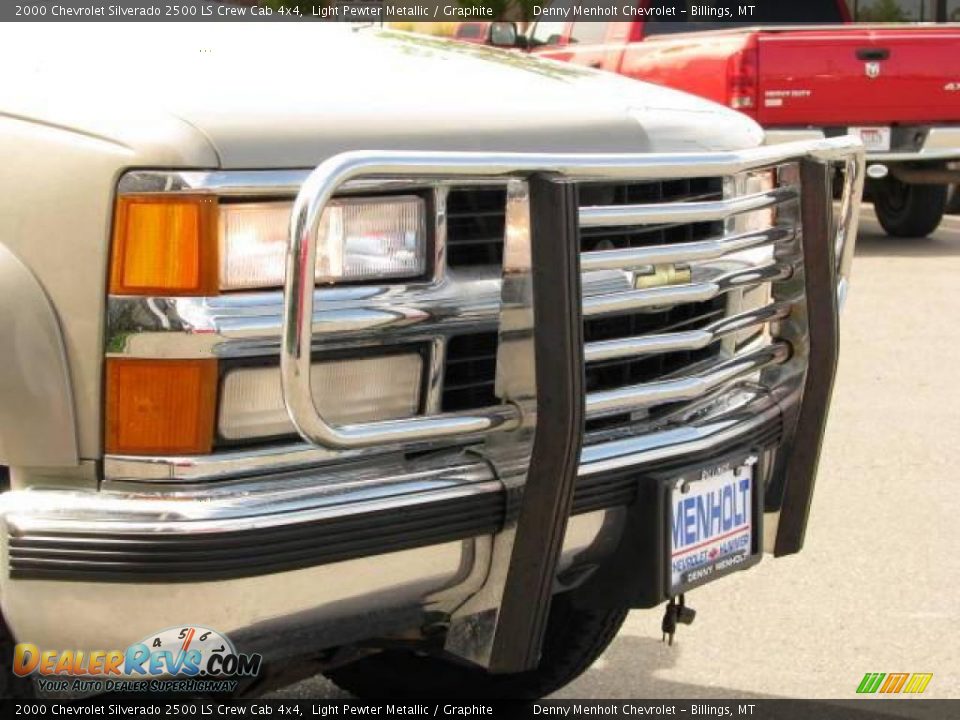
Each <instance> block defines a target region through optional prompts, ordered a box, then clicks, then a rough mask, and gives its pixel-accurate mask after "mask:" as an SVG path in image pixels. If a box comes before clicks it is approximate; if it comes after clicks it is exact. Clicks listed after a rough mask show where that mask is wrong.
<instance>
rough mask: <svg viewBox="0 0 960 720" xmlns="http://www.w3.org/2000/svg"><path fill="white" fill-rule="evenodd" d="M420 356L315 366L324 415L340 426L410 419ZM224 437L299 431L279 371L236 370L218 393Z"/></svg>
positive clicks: (313, 372) (414, 407)
mask: <svg viewBox="0 0 960 720" xmlns="http://www.w3.org/2000/svg"><path fill="white" fill-rule="evenodd" d="M422 364H423V361H422V358H421V356H420V355H419V354H418V353H404V354H402V355H386V356H380V357H369V358H357V359H351V360H332V361H327V362H320V363H316V364H315V365H313V366H312V368H311V379H312V385H313V395H314V399H315V401H316V403H317V407H318V408H319V409H320V413H321V414H322V415H323V416H324V417H325V418H326V419H328V420H329V421H330V422H333V423H334V424H337V425H344V424H349V423H361V422H373V421H376V420H394V419H398V418H407V417H412V416H414V415H416V414H417V412H418V411H419V408H420V378H421V374H422ZM218 426H219V432H220V435H221V436H222V437H224V438H226V439H227V440H243V439H248V438H255V437H271V436H278V435H290V434H293V433H295V432H296V431H295V430H294V427H293V424H292V423H291V422H290V417H289V416H288V415H287V409H286V407H285V406H284V404H283V390H282V389H281V386H280V369H279V368H277V367H275V366H273V367H255V368H250V367H246V368H237V369H236V370H231V371H229V372H228V373H227V374H226V377H225V378H224V380H223V388H222V391H221V395H220V419H219V423H218Z"/></svg>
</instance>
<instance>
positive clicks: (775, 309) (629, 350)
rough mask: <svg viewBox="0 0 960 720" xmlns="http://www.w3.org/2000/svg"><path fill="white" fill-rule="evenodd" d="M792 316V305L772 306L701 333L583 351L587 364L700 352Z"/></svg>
mask: <svg viewBox="0 0 960 720" xmlns="http://www.w3.org/2000/svg"><path fill="white" fill-rule="evenodd" d="M789 314H790V304H789V303H771V304H769V305H765V306H764V307H761V308H757V309H755V310H750V311H748V312H744V313H741V314H739V315H733V316H729V317H725V318H721V319H720V320H717V321H716V322H713V323H711V324H709V325H707V326H706V327H705V328H703V329H701V330H682V331H679V332H671V333H663V334H659V335H641V336H638V337H628V338H621V339H618V340H601V341H597V342H591V343H587V344H586V345H585V346H584V348H583V354H584V360H585V361H586V362H588V363H590V362H600V361H603V360H616V359H618V358H624V357H633V356H637V355H654V354H657V353H667V352H677V351H682V350H699V349H701V348H705V347H707V346H708V345H712V344H713V343H715V342H716V341H718V340H722V339H723V338H724V337H726V336H728V335H731V334H733V333H737V332H740V331H741V330H746V329H748V328H752V327H756V326H759V325H765V324H766V323H768V322H771V321H774V320H781V319H783V318H785V317H786V316H787V315H789Z"/></svg>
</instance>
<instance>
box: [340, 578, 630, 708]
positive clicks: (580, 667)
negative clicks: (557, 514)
mask: <svg viewBox="0 0 960 720" xmlns="http://www.w3.org/2000/svg"><path fill="white" fill-rule="evenodd" d="M626 616H627V609H626V608H618V609H615V610H605V611H594V610H579V609H575V608H573V607H572V605H571V603H570V601H569V599H568V598H567V597H565V596H563V595H558V596H556V597H555V598H554V601H553V606H552V607H551V610H550V620H549V625H548V627H547V637H546V640H545V643H544V649H543V656H542V659H541V661H540V666H539V667H538V668H537V669H536V670H530V671H528V672H523V673H513V674H504V675H494V674H491V673H488V672H486V671H485V670H482V669H480V668H477V667H475V666H469V665H465V664H462V663H459V662H456V661H454V660H451V659H445V658H443V657H439V656H427V655H422V654H417V653H414V652H412V651H410V650H395V649H391V650H384V651H383V652H380V653H378V654H377V655H371V656H368V657H365V658H363V659H361V660H358V661H356V662H354V663H351V664H350V665H346V666H344V667H341V668H337V669H336V670H330V671H327V673H325V674H326V676H327V677H328V678H329V679H330V680H331V681H332V682H333V683H334V684H335V685H337V686H338V687H340V688H342V689H343V690H346V691H347V692H349V693H351V694H353V695H356V696H357V697H359V698H364V699H383V698H445V699H458V698H466V699H477V700H496V699H523V700H532V699H537V698H541V697H544V696H545V695H549V694H550V693H552V692H554V691H555V690H558V689H560V688H562V687H563V686H565V685H567V684H568V683H570V682H571V681H572V680H573V679H574V678H576V677H577V676H578V675H580V674H581V673H583V672H584V671H585V670H586V669H587V668H589V667H590V666H591V665H592V664H593V662H594V660H596V659H597V658H598V657H600V654H601V653H602V652H603V651H604V650H605V649H606V648H607V646H608V645H609V644H610V641H611V640H613V638H614V637H615V636H616V634H617V632H618V631H619V630H620V626H621V625H622V624H623V621H624V619H625V618H626Z"/></svg>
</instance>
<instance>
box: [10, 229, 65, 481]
mask: <svg viewBox="0 0 960 720" xmlns="http://www.w3.org/2000/svg"><path fill="white" fill-rule="evenodd" d="M0 287H2V288H3V292H4V300H3V302H0V337H3V338H4V345H5V347H6V350H5V351H3V352H0V397H3V399H4V402H3V406H2V407H0V464H4V465H25V466H40V465H58V466H73V465H77V463H78V461H79V454H78V452H77V436H76V431H75V424H74V412H73V392H72V389H71V387H70V374H69V371H68V369H67V357H66V352H65V351H64V347H63V338H62V335H61V333H60V324H59V322H58V321H57V316H56V314H55V313H54V311H53V307H52V306H51V305H50V301H49V300H48V299H47V296H46V294H45V293H44V292H43V289H42V288H41V287H40V284H39V283H38V282H37V280H36V278H35V277H34V276H33V273H31V272H30V270H28V269H27V267H26V266H25V265H24V264H23V263H22V262H20V260H19V259H18V258H17V257H16V256H15V255H14V254H13V253H12V252H10V250H8V249H7V248H5V247H3V246H2V245H0Z"/></svg>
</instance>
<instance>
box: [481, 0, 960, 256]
mask: <svg viewBox="0 0 960 720" xmlns="http://www.w3.org/2000/svg"><path fill="white" fill-rule="evenodd" d="M583 5H584V7H588V6H590V4H589V3H583ZM578 7H579V4H578V3H577V2H576V0H557V1H556V2H554V3H552V5H551V8H555V9H561V10H563V9H566V10H568V11H569V14H568V15H567V16H566V18H565V19H564V15H563V14H562V13H560V14H557V15H551V16H550V18H551V19H547V20H544V21H542V22H538V23H536V24H535V25H534V26H533V27H532V28H531V30H530V38H529V40H528V41H527V42H526V44H527V45H529V46H530V49H531V50H532V52H534V53H536V54H540V55H544V56H546V57H550V58H553V59H556V60H565V61H568V62H571V63H575V64H579V65H586V66H589V67H594V68H601V69H604V70H609V71H611V72H616V73H620V74H621V75H626V76H627V77H632V78H635V79H638V80H645V81H647V82H653V83H657V84H660V85H665V86H667V87H671V88H675V89H677V90H684V91H686V92H691V93H694V94H696V95H700V96H701V97H705V98H709V99H710V100H714V101H716V102H719V103H721V104H724V105H727V106H728V107H732V108H735V109H737V110H739V111H740V112H742V113H744V114H745V115H748V116H750V117H751V118H753V119H754V120H756V121H757V122H759V123H760V124H761V125H762V126H763V127H764V129H765V130H766V131H767V142H768V143H778V142H791V141H796V140H808V139H815V138H824V137H827V138H829V137H838V136H842V135H847V134H848V133H849V134H853V135H858V136H860V137H861V138H862V139H863V141H864V144H865V145H866V149H867V161H868V165H869V166H872V167H870V168H868V175H869V177H868V179H867V187H866V190H867V198H868V199H871V200H873V203H874V207H875V209H876V212H877V218H878V219H879V221H880V224H881V225H882V226H883V227H884V229H885V230H886V231H887V232H888V233H889V234H891V235H895V236H900V237H922V236H925V235H928V234H929V233H931V232H933V231H934V230H935V229H936V228H937V226H938V225H939V224H940V220H941V219H942V218H943V215H944V211H945V209H946V206H947V191H948V188H949V187H950V186H951V184H953V183H958V182H960V169H958V168H957V167H955V166H954V165H953V164H952V163H954V162H956V161H958V160H960V26H957V25H940V26H933V25H924V26H918V25H895V24H877V25H859V24H858V25H854V24H842V23H846V22H848V21H849V19H850V15H849V12H848V10H847V6H846V0H805V1H804V2H789V3H788V2H768V3H763V4H757V5H755V6H753V13H752V14H751V15H750V16H749V17H744V16H743V15H742V13H741V11H740V10H739V8H740V7H741V5H740V4H738V3H730V2H726V1H725V0H720V1H718V2H711V3H697V2H692V1H689V2H688V0H638V1H637V2H636V7H637V8H639V9H640V10H643V11H646V12H655V11H669V14H646V15H640V16H638V17H637V18H636V19H633V20H631V21H629V22H604V21H603V20H602V19H601V20H597V19H596V18H593V19H591V18H590V17H584V16H575V15H574V14H573V12H574V11H575V10H576V9H577V8H578ZM694 9H699V14H694V13H693V10H694ZM723 10H726V11H727V12H728V14H726V15H725V16H719V15H717V14H710V13H709V12H708V11H714V12H719V11H723ZM718 18H719V19H718ZM788 21H789V22H788ZM798 23H807V25H799V24H798ZM504 35H505V34H504V33H503V32H502V30H501V31H500V32H499V33H498V36H500V37H502V36H504ZM491 37H495V36H494V35H491ZM873 166H875V167H873Z"/></svg>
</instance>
